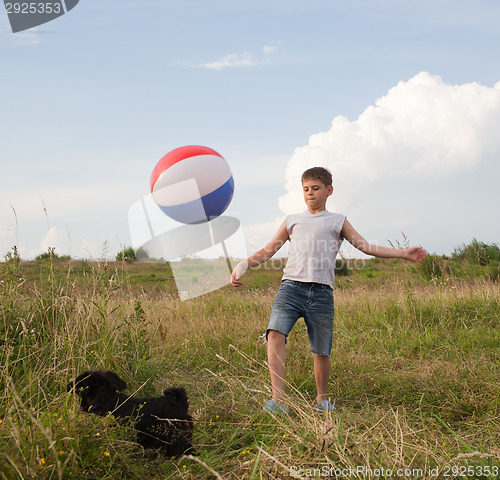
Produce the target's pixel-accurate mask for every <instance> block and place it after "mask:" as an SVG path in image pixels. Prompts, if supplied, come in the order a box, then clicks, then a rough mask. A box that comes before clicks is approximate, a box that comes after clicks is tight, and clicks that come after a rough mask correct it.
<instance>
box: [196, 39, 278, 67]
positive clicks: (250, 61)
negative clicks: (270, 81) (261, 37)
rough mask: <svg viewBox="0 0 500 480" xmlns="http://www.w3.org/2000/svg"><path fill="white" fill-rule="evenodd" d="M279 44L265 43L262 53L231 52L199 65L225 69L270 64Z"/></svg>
mask: <svg viewBox="0 0 500 480" xmlns="http://www.w3.org/2000/svg"><path fill="white" fill-rule="evenodd" d="M277 49H278V46H277V44H271V45H265V46H264V47H263V48H262V53H259V54H254V53H250V52H243V53H230V54H228V55H224V56H223V57H222V58H220V59H219V60H216V61H214V62H207V63H201V64H199V65H197V66H198V67H203V68H208V69H210V70H224V69H226V68H234V67H254V66H258V65H268V64H269V63H270V61H271V58H270V57H271V56H272V55H273V54H275V53H276V51H277Z"/></svg>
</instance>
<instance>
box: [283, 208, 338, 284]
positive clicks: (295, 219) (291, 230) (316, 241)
mask: <svg viewBox="0 0 500 480" xmlns="http://www.w3.org/2000/svg"><path fill="white" fill-rule="evenodd" d="M345 218H346V217H345V216H344V215H341V214H339V213H332V212H329V211H327V210H323V211H321V212H319V213H316V214H314V213H311V212H309V211H305V212H303V213H296V214H293V215H288V216H287V217H286V228H287V230H288V236H289V239H290V249H289V251H288V261H287V264H286V266H285V269H284V270H283V280H296V281H298V282H314V283H321V284H325V285H329V286H330V287H331V288H333V285H334V281H335V259H336V257H337V254H338V252H339V249H340V246H341V245H342V241H343V240H344V238H343V237H342V234H341V231H342V226H343V225H344V220H345Z"/></svg>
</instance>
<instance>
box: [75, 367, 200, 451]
mask: <svg viewBox="0 0 500 480" xmlns="http://www.w3.org/2000/svg"><path fill="white" fill-rule="evenodd" d="M73 388H75V389H76V393H77V394H78V395H79V396H80V397H81V409H82V410H83V411H84V412H90V413H94V414H96V415H99V416H101V417H105V416H106V415H108V414H109V413H111V414H112V415H113V416H114V417H115V418H117V419H118V421H119V422H120V423H122V424H127V423H128V424H130V425H131V426H133V428H135V430H136V431H137V442H138V443H139V444H140V445H142V446H143V447H150V448H156V449H160V450H161V452H162V453H163V454H164V455H166V456H169V457H178V456H180V455H182V454H185V453H192V451H193V445H192V438H193V419H192V418H191V416H190V415H189V414H188V408H189V403H188V398H187V394H186V391H185V390H184V388H182V387H169V388H167V389H165V390H164V392H163V396H162V397H146V398H137V397H130V396H128V395H125V394H123V393H118V392H117V390H124V389H125V388H127V384H126V383H125V382H124V381H123V380H122V379H121V378H120V377H119V376H118V375H117V374H116V373H114V372H111V371H109V370H108V371H102V370H94V371H86V372H83V373H82V374H81V375H80V376H78V377H77V378H76V380H75V382H74V383H73V382H71V383H70V384H69V385H68V391H70V390H72V389H73Z"/></svg>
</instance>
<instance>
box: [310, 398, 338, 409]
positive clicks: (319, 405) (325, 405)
mask: <svg viewBox="0 0 500 480" xmlns="http://www.w3.org/2000/svg"><path fill="white" fill-rule="evenodd" d="M314 408H315V409H316V410H319V411H320V412H334V411H335V410H337V409H336V408H335V405H334V404H333V403H330V402H329V401H328V400H323V401H322V402H320V403H317V404H316V405H315V406H314Z"/></svg>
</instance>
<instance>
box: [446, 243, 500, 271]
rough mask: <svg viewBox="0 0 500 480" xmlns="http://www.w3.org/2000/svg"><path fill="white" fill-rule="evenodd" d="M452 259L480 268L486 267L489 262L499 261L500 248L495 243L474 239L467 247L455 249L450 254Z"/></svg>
mask: <svg viewBox="0 0 500 480" xmlns="http://www.w3.org/2000/svg"><path fill="white" fill-rule="evenodd" d="M452 256H453V258H459V259H464V260H469V261H470V262H472V263H477V264H479V265H481V266H483V267H484V266H486V265H488V264H489V263H490V261H492V260H493V261H498V260H500V247H499V246H498V245H497V244H495V243H489V244H488V243H484V242H480V241H479V240H477V239H476V238H474V239H472V242H471V243H469V244H468V245H465V244H463V245H462V246H461V247H455V249H454V250H453V253H452Z"/></svg>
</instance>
